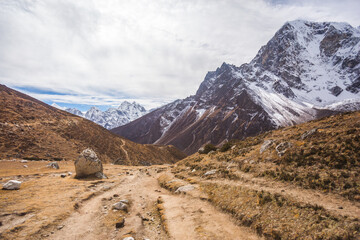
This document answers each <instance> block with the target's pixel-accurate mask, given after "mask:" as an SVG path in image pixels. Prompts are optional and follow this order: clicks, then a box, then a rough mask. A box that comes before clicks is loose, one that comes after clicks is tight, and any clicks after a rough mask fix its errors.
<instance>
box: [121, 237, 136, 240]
mask: <svg viewBox="0 0 360 240" xmlns="http://www.w3.org/2000/svg"><path fill="white" fill-rule="evenodd" d="M123 240H135V239H134V238H133V237H126V238H123Z"/></svg>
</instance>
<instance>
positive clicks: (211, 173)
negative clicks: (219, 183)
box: [204, 169, 216, 176]
mask: <svg viewBox="0 0 360 240" xmlns="http://www.w3.org/2000/svg"><path fill="white" fill-rule="evenodd" d="M215 173H216V169H213V170H210V171H207V172H206V173H205V174H204V176H210V175H214V174H215Z"/></svg>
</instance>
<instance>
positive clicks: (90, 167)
mask: <svg viewBox="0 0 360 240" xmlns="http://www.w3.org/2000/svg"><path fill="white" fill-rule="evenodd" d="M74 164H75V171H76V178H84V177H96V178H106V176H105V175H104V173H103V165H102V163H101V160H100V159H99V158H98V157H97V155H96V153H95V152H94V151H93V150H92V149H90V148H87V149H85V150H84V151H83V152H82V153H81V154H80V156H79V158H78V159H77V160H76V161H75V162H74Z"/></svg>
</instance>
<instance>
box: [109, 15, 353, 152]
mask: <svg viewBox="0 0 360 240" xmlns="http://www.w3.org/2000/svg"><path fill="white" fill-rule="evenodd" d="M359 92H360V31H359V29H357V28H353V27H351V26H350V25H349V24H347V23H333V22H324V23H316V22H308V21H302V20H297V21H291V22H287V23H285V24H284V26H282V27H281V29H279V30H278V31H277V32H276V33H275V35H274V37H273V38H272V39H271V40H270V41H269V42H268V43H267V44H266V45H265V46H263V47H261V49H260V50H259V52H258V53H257V55H256V56H255V57H254V59H253V60H252V61H251V62H250V63H247V64H243V65H241V66H240V67H237V66H234V65H230V64H227V63H223V64H222V66H221V67H219V68H218V69H216V71H213V72H208V73H207V74H206V76H205V79H204V81H203V82H202V83H201V85H200V87H199V89H198V91H197V92H196V94H195V95H194V96H190V97H188V98H186V99H184V100H177V101H175V102H173V103H170V104H168V105H166V106H164V107H161V108H159V109H157V110H154V111H153V112H151V113H149V114H147V115H145V116H143V117H141V118H139V119H137V120H135V121H133V122H131V123H129V124H127V125H124V126H121V127H119V128H116V129H113V132H115V133H117V134H119V135H122V136H124V137H126V138H128V139H130V140H133V141H136V142H139V143H158V144H173V145H175V146H176V147H178V148H180V149H181V150H183V151H185V152H186V153H193V152H195V151H196V150H197V149H198V148H199V147H201V146H202V145H203V144H205V143H208V142H211V143H213V144H221V143H222V142H224V141H226V140H228V139H232V138H238V139H242V138H244V137H247V136H252V135H255V134H258V133H260V132H263V131H266V130H270V129H274V128H277V127H280V126H288V125H293V124H296V123H301V122H304V121H308V120H312V119H315V118H316V117H318V116H323V115H324V114H329V113H331V112H333V111H346V110H356V109H360V94H359ZM325 110H326V111H325Z"/></svg>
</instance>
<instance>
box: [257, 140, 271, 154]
mask: <svg viewBox="0 0 360 240" xmlns="http://www.w3.org/2000/svg"><path fill="white" fill-rule="evenodd" d="M273 143H274V140H265V141H264V143H263V144H262V145H261V148H260V154H262V153H263V152H264V151H266V150H267V149H269V148H270V147H271V146H272V145H273Z"/></svg>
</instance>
